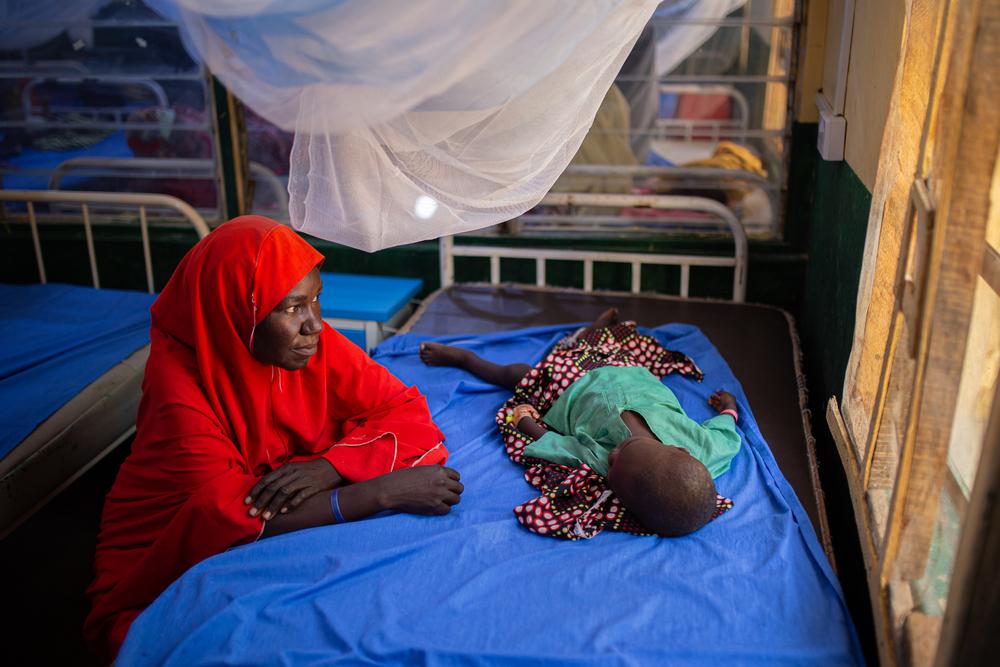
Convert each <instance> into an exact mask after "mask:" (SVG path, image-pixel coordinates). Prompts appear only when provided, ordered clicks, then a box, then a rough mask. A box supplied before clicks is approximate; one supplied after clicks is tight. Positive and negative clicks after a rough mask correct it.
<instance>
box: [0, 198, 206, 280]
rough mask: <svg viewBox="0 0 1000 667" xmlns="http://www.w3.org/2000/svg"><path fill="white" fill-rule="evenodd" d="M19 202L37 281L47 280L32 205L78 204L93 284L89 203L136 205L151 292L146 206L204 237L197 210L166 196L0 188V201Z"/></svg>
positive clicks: (96, 277)
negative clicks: (28, 232) (178, 219)
mask: <svg viewBox="0 0 1000 667" xmlns="http://www.w3.org/2000/svg"><path fill="white" fill-rule="evenodd" d="M2 202H23V203H24V204H25V205H26V208H27V221H28V225H29V226H30V227H31V240H32V242H33V243H34V246H35V261H36V262H37V264H38V276H39V281H40V282H42V283H45V282H47V278H46V274H45V260H44V258H43V256H42V244H41V240H40V238H39V235H38V224H39V223H38V216H37V215H36V212H35V205H36V204H52V203H59V204H76V205H78V206H79V207H80V213H81V217H80V221H81V222H82V223H83V229H84V236H85V237H86V240H87V254H88V255H89V256H90V276H91V280H92V282H93V283H94V287H100V286H101V279H100V275H99V273H98V270H97V253H96V252H95V250H94V230H93V226H92V224H91V221H90V206H91V205H96V204H103V205H108V204H110V205H114V206H124V207H127V208H136V209H138V211H139V228H140V230H141V232H142V253H143V258H144V260H145V264H146V289H147V290H148V291H149V293H150V294H152V293H153V291H154V290H153V257H152V253H151V252H150V246H149V221H148V220H147V216H146V209H147V207H156V208H168V209H171V210H173V211H175V212H176V213H179V214H180V215H181V217H183V218H184V219H185V220H186V221H187V222H188V223H189V224H190V225H191V226H192V227H194V230H195V232H197V234H198V238H199V239H203V238H205V237H206V236H208V233H209V231H211V230H210V229H209V228H208V224H207V223H206V222H205V220H204V219H203V218H202V217H201V215H200V214H199V213H198V211H196V210H194V208H192V207H191V205H189V204H188V203H186V202H184V201H182V200H180V199H178V198H176V197H171V196H170V195H161V194H147V193H130V192H69V191H52V190H0V203H2ZM3 213H4V215H3V217H4V218H6V219H10V218H11V216H9V215H8V214H7V211H6V206H4V207H3Z"/></svg>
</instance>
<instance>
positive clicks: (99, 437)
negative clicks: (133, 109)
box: [0, 190, 209, 538]
mask: <svg viewBox="0 0 1000 667" xmlns="http://www.w3.org/2000/svg"><path fill="white" fill-rule="evenodd" d="M0 203H2V205H3V209H2V211H0V220H2V221H3V222H4V223H5V224H9V225H28V226H29V227H30V229H31V235H32V239H33V245H34V251H35V259H36V262H37V265H38V275H39V282H41V283H46V282H48V275H47V272H46V265H45V260H44V249H43V247H42V243H41V234H40V232H39V228H40V227H44V226H46V225H51V224H82V225H83V227H84V235H85V240H86V244H85V245H86V250H87V254H88V257H89V264H90V272H91V280H92V283H93V286H94V288H99V287H100V272H99V270H98V266H97V253H96V250H95V245H94V237H93V220H92V213H93V211H94V209H95V208H97V209H102V210H108V208H109V207H111V208H114V209H117V210H118V211H119V212H121V211H122V209H126V210H127V211H128V212H129V213H130V214H131V215H135V214H136V213H137V214H138V222H139V225H140V230H141V237H142V250H141V252H142V253H143V255H144V258H145V268H146V287H147V291H148V292H149V293H150V294H152V293H153V290H154V283H153V264H152V253H151V249H150V243H149V233H148V226H149V221H148V219H147V210H148V209H156V210H164V209H166V210H169V211H171V212H172V213H173V214H175V215H176V216H179V217H181V218H183V219H184V220H186V221H187V222H188V223H189V224H190V225H191V226H192V227H194V229H195V231H196V232H197V234H198V236H199V237H204V236H205V235H207V234H208V231H209V230H208V226H207V225H206V224H205V221H204V220H203V219H202V218H201V216H200V215H198V213H197V212H196V211H194V209H192V208H191V207H190V206H188V205H187V204H185V203H184V202H182V201H180V200H178V199H174V198H173V197H169V196H166V195H158V194H126V193H91V192H51V191H15V190H9V191H2V190H0ZM53 205H56V206H57V207H58V213H57V214H53V213H52V211H51V208H50V207H52V206H53ZM70 207H72V209H75V212H74V213H73V214H72V215H70V214H69V213H68V211H69V210H71V208H70ZM133 220H134V218H133ZM137 251H138V249H137ZM149 302H151V299H150V300H148V302H147V300H135V303H134V304H133V305H134V306H135V307H137V308H140V309H148V306H149ZM63 324H64V326H65V327H66V328H68V329H69V330H70V331H71V332H72V327H73V326H74V325H73V323H72V322H70V321H66V322H63ZM145 338H147V340H148V332H147V334H146V336H145ZM109 344H112V343H109ZM148 355H149V345H148V344H146V345H143V346H141V347H140V348H139V349H135V347H134V346H133V347H130V348H129V349H121V350H120V351H119V357H118V358H119V359H121V361H120V363H116V364H114V365H113V366H112V367H111V368H109V369H108V370H107V371H105V372H104V373H101V374H100V375H99V376H98V377H95V378H93V379H92V380H91V381H90V382H89V384H87V385H86V386H85V388H84V389H83V390H82V391H80V392H79V393H78V394H76V396H74V397H73V398H72V399H70V400H69V401H68V402H67V403H65V404H64V405H63V406H62V407H60V408H59V409H57V410H56V411H55V412H54V413H52V414H51V415H49V416H47V417H46V418H44V420H43V421H41V423H39V424H38V426H37V427H36V428H35V429H34V430H33V431H32V432H31V433H30V434H29V435H28V436H27V437H25V438H24V439H23V440H22V441H20V442H19V443H18V444H17V445H16V446H15V447H14V449H13V450H11V451H10V453H8V454H7V455H6V456H4V457H3V458H2V459H0V499H2V502H0V538H2V537H4V536H6V535H7V534H8V533H9V532H10V531H12V530H13V529H14V528H16V527H17V526H18V525H19V524H20V523H21V522H23V521H24V520H25V519H27V518H28V517H29V516H31V514H33V513H34V512H35V511H37V510H38V509H39V508H41V507H42V506H43V505H44V504H45V503H46V502H48V500H50V499H51V498H52V497H53V496H55V495H56V494H57V493H59V492H60V491H61V490H62V489H64V488H66V487H67V486H68V485H69V484H70V483H72V482H73V480H75V479H77V478H78V477H79V476H80V475H82V474H83V473H84V472H86V471H87V470H88V469H89V468H90V467H91V466H93V465H94V464H95V463H97V462H98V461H100V460H101V458H103V457H104V456H105V455H106V454H107V453H108V452H110V451H111V450H112V449H114V448H115V447H116V446H118V445H119V444H120V443H121V442H123V441H124V440H125V439H127V438H128V437H129V436H131V434H132V433H133V432H134V431H135V412H136V410H137V408H138V404H139V396H140V386H141V383H142V375H143V370H144V368H145V362H146V358H147V356H148ZM54 381H56V382H58V381H59V380H58V378H54ZM5 408H6V409H10V406H5Z"/></svg>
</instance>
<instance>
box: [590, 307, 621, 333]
mask: <svg viewBox="0 0 1000 667" xmlns="http://www.w3.org/2000/svg"><path fill="white" fill-rule="evenodd" d="M613 324H618V309H617V308H608V309H607V310H605V311H604V312H603V313H601V316H600V317H598V318H597V319H596V320H594V323H593V324H592V325H591V327H592V328H594V329H603V328H604V327H610V326H611V325H613Z"/></svg>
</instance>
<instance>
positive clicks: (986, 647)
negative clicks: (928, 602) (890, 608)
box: [935, 383, 1000, 667]
mask: <svg viewBox="0 0 1000 667" xmlns="http://www.w3.org/2000/svg"><path fill="white" fill-rule="evenodd" d="M998 499H1000V383H997V385H996V387H995V389H994V394H993V404H992V410H991V412H990V420H989V426H988V427H987V429H986V436H985V438H984V439H983V452H982V455H981V457H980V459H979V468H978V470H977V471H976V481H975V483H974V484H973V487H972V496H971V498H970V499H969V506H968V509H967V510H966V512H965V514H964V518H963V521H962V532H961V537H960V538H959V544H958V551H957V553H956V556H955V565H954V568H953V570H952V575H951V585H950V587H949V589H948V604H947V606H946V610H947V611H946V612H945V617H944V622H943V624H942V627H941V638H940V643H939V644H938V647H937V660H936V661H935V664H936V665H938V667H950V666H951V665H980V664H991V663H992V662H995V659H996V656H997V655H998V654H1000V646H998V637H1000V635H998V633H997V632H996V627H995V623H996V619H997V618H1000V570H998V568H997V563H998V562H1000V507H998Z"/></svg>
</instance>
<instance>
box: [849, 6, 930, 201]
mask: <svg viewBox="0 0 1000 667" xmlns="http://www.w3.org/2000/svg"><path fill="white" fill-rule="evenodd" d="M913 5H914V6H917V7H918V8H919V6H920V5H919V3H916V2H914V3H913ZM906 12H907V2H906V0H855V8H854V36H853V39H852V40H851V60H850V67H849V68H848V75H847V97H846V98H845V104H844V118H846V119H847V140H846V142H845V144H844V159H845V160H846V161H847V164H849V165H850V166H851V169H853V170H854V173H855V174H857V176H858V178H860V179H861V182H862V183H864V184H865V187H866V188H868V190H870V191H871V190H874V189H875V175H876V173H877V171H878V166H879V156H880V154H879V148H880V147H881V145H882V135H883V131H884V130H885V126H886V122H887V120H888V118H889V107H890V105H891V103H892V98H893V96H894V95H893V90H894V86H895V82H896V66H897V63H900V61H901V58H900V55H901V54H902V48H903V31H904V28H905V23H906V18H907V16H906ZM928 47H929V48H930V49H931V50H932V51H933V43H929V44H928ZM919 120H923V119H922V118H921V119H919ZM919 140H920V136H919V135H916V136H914V137H913V141H914V142H919ZM909 175H910V176H912V173H911V174H909Z"/></svg>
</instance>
